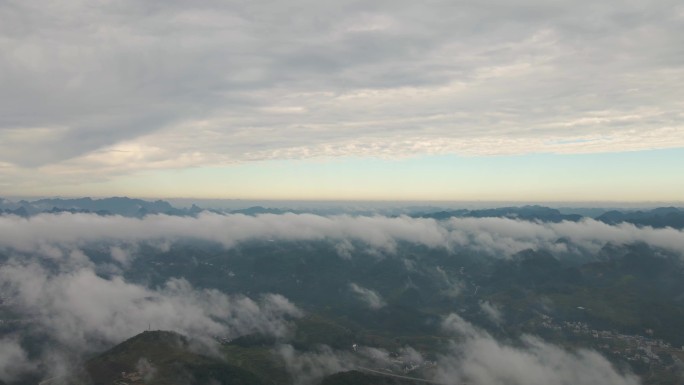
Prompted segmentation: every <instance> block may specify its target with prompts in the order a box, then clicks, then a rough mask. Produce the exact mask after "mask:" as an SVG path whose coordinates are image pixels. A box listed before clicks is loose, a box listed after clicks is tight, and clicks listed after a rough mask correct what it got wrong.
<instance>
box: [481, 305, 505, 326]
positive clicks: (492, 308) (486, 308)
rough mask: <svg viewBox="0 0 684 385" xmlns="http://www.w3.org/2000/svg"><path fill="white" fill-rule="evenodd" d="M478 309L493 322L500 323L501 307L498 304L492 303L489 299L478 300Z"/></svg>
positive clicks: (501, 317) (501, 318) (501, 316)
mask: <svg viewBox="0 0 684 385" xmlns="http://www.w3.org/2000/svg"><path fill="white" fill-rule="evenodd" d="M480 310H482V312H483V313H484V314H485V315H486V316H487V317H488V318H489V319H490V320H491V321H492V322H494V323H495V324H497V325H498V324H500V323H501V321H502V320H503V314H501V309H499V307H498V306H496V305H494V304H492V303H491V302H489V301H481V302H480Z"/></svg>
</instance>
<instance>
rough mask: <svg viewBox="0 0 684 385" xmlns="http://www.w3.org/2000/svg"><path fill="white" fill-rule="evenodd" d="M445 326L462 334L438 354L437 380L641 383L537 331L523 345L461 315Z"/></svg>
mask: <svg viewBox="0 0 684 385" xmlns="http://www.w3.org/2000/svg"><path fill="white" fill-rule="evenodd" d="M443 326H444V328H445V330H447V331H450V332H452V333H455V334H456V335H458V336H460V337H461V338H462V341H461V342H459V343H452V347H451V349H452V351H451V352H450V354H447V355H444V356H442V357H440V359H439V362H438V375H437V380H439V381H440V382H443V383H445V384H460V383H468V384H473V385H503V384H508V385H570V384H573V385H593V384H611V385H637V384H639V383H640V381H639V380H638V379H637V377H635V376H634V375H632V374H629V373H620V372H618V371H617V370H616V369H615V367H613V366H612V365H611V363H610V362H609V361H608V360H607V359H606V358H604V357H603V356H601V355H600V354H598V353H597V352H595V351H592V350H586V349H580V350H576V351H569V350H565V349H563V348H560V347H558V346H555V345H553V344H550V343H547V342H545V341H542V340H541V339H539V338H536V337H533V336H523V338H522V340H521V342H522V345H519V346H518V345H515V346H514V345H508V344H505V343H501V342H499V341H497V340H495V339H494V338H493V337H492V336H491V335H489V334H488V333H486V332H485V331H483V330H481V329H479V328H477V327H475V326H473V325H472V324H470V323H469V322H467V321H465V320H464V319H463V318H461V317H460V316H458V315H457V314H451V315H449V316H448V317H447V318H446V319H445V321H444V324H443Z"/></svg>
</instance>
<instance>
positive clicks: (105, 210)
mask: <svg viewBox="0 0 684 385" xmlns="http://www.w3.org/2000/svg"><path fill="white" fill-rule="evenodd" d="M412 210H413V213H411V214H409V216H411V217H414V218H432V219H436V220H445V219H449V218H510V219H518V220H523V221H539V222H553V223H557V222H562V221H572V222H577V221H580V220H582V219H584V218H590V217H589V216H583V215H580V214H574V213H571V214H564V213H562V212H561V211H560V210H558V209H555V208H550V207H546V206H540V205H526V206H510V207H499V208H491V209H474V210H470V209H457V210H441V211H439V209H437V208H429V209H427V210H429V211H427V210H426V211H422V212H421V211H420V209H419V208H412ZM202 211H212V212H216V213H220V214H243V215H250V216H255V215H261V214H276V215H279V214H285V213H295V214H303V213H311V214H318V215H324V216H325V215H330V214H331V213H329V212H325V211H323V212H321V211H319V210H302V209H298V210H291V209H287V208H272V207H263V206H253V207H248V208H244V209H236V210H210V209H206V208H200V207H198V206H196V205H194V204H193V205H192V206H191V207H190V208H177V207H174V206H173V205H171V203H169V202H167V201H164V200H155V201H147V200H143V199H135V198H128V197H111V198H102V199H93V198H89V197H85V198H73V199H62V198H49V199H38V200H35V201H27V200H21V201H18V202H13V201H10V200H8V199H3V198H0V215H17V216H21V217H30V216H33V215H37V214H42V213H63V212H68V213H74V214H75V213H92V214H97V215H121V216H125V217H136V218H142V217H144V216H146V215H151V214H166V215H175V216H195V215H197V214H199V213H201V212H202ZM348 214H350V215H382V213H373V212H367V211H363V212H350V213H348ZM386 215H391V216H395V215H398V214H393V215H392V214H386ZM402 215H405V214H402ZM593 219H595V220H597V221H601V222H604V223H607V224H610V225H615V224H620V223H631V224H634V225H636V226H651V227H654V228H664V227H672V228H675V229H684V209H682V208H677V207H658V208H655V209H652V210H643V211H641V210H640V211H632V210H609V211H605V212H602V213H601V214H600V215H598V216H596V217H594V218H593Z"/></svg>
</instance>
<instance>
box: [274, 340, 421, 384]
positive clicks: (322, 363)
mask: <svg viewBox="0 0 684 385" xmlns="http://www.w3.org/2000/svg"><path fill="white" fill-rule="evenodd" d="M276 353H278V355H279V356H280V357H282V358H283V361H284V363H285V368H286V369H287V371H288V373H289V374H290V376H292V378H293V380H294V383H295V384H296V385H310V384H316V383H319V382H320V381H321V379H322V378H323V377H325V376H328V375H331V374H334V373H338V372H343V371H348V370H355V369H359V368H364V367H365V368H383V367H387V366H389V365H390V364H391V358H390V354H389V352H387V351H386V350H384V349H377V348H371V347H366V346H361V347H358V348H357V350H356V351H355V352H354V353H352V352H350V351H341V350H333V349H331V348H330V347H329V346H327V345H321V346H319V347H318V348H317V349H315V350H311V351H305V352H303V351H298V350H295V349H294V348H293V347H292V346H291V345H281V346H279V347H278V348H277V349H276ZM398 353H399V354H400V355H401V356H402V357H404V358H405V359H406V360H408V361H412V362H415V363H420V362H423V357H422V355H421V354H420V353H419V352H417V351H416V350H414V349H413V348H411V347H405V348H401V349H399V351H398Z"/></svg>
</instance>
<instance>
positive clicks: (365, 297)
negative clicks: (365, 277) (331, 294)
mask: <svg viewBox="0 0 684 385" xmlns="http://www.w3.org/2000/svg"><path fill="white" fill-rule="evenodd" d="M349 288H350V289H351V291H353V292H354V293H355V294H356V295H357V296H358V297H359V299H361V300H362V301H363V302H365V303H366V305H367V306H368V307H369V308H371V309H373V310H376V309H380V308H382V307H384V306H385V305H386V303H385V300H383V299H382V297H381V296H380V294H378V292H376V291H375V290H371V289H367V288H365V287H363V286H359V285H357V284H355V283H350V284H349Z"/></svg>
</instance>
